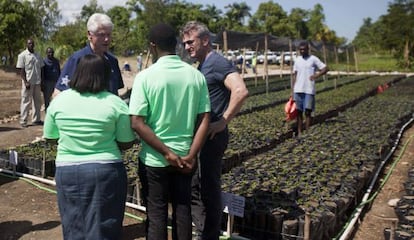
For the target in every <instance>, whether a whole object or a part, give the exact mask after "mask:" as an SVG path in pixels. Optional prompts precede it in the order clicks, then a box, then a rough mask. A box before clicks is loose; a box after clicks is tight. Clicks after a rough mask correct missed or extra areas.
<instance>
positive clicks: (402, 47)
mask: <svg viewBox="0 0 414 240" xmlns="http://www.w3.org/2000/svg"><path fill="white" fill-rule="evenodd" d="M413 24H414V1H412V0H395V1H394V2H393V3H390V4H389V7H388V13H387V14H385V15H382V16H381V17H380V18H379V20H378V21H377V22H375V23H371V20H370V19H365V20H364V24H363V25H362V26H361V28H360V29H359V31H358V34H357V36H356V37H355V40H354V41H353V44H355V45H356V46H357V47H358V48H360V49H361V50H363V51H368V52H371V53H376V52H377V51H378V50H379V49H387V50H389V51H393V53H394V54H395V56H394V57H395V59H397V61H398V65H399V66H400V67H403V68H405V70H408V69H411V68H412V64H411V63H412V61H413V60H414V51H413V50H414V49H413V48H414V42H413V41H412V39H413V38H414V32H413V31H412V26H413Z"/></svg>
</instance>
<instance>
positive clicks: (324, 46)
mask: <svg viewBox="0 0 414 240" xmlns="http://www.w3.org/2000/svg"><path fill="white" fill-rule="evenodd" d="M322 49H323V61H324V62H325V64H328V59H327V57H326V45H325V42H322ZM323 80H324V81H325V80H326V74H324V75H323Z"/></svg>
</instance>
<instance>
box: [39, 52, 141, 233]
mask: <svg viewBox="0 0 414 240" xmlns="http://www.w3.org/2000/svg"><path fill="white" fill-rule="evenodd" d="M110 69H111V68H110V67H109V65H108V62H107V60H106V59H105V58H103V57H101V56H98V55H95V54H87V55H85V56H83V57H82V58H80V61H79V63H78V66H77V68H76V71H75V74H74V78H73V79H72V81H70V83H69V84H70V89H68V90H66V91H63V92H61V93H60V94H59V95H58V96H57V97H56V98H54V99H53V101H51V103H50V105H49V107H48V109H47V111H46V117H45V123H44V129H43V137H44V138H45V139H49V140H54V141H57V142H58V147H57V156H56V174H55V179H56V187H57V198H58V206H59V213H60V217H61V221H62V230H63V237H64V239H120V238H121V233H122V222H123V217H124V210H125V201H126V194H127V175H126V170H125V167H124V164H123V161H122V157H121V151H120V150H121V149H127V148H130V147H132V145H133V142H134V141H135V139H136V137H135V134H134V132H133V130H132V128H131V124H130V118H129V115H128V106H127V104H126V103H125V102H124V101H123V100H122V99H121V98H119V97H118V96H116V95H114V94H112V93H110V92H108V91H107V90H106V89H108V84H109V80H108V79H109V76H110V73H111V70H110Z"/></svg>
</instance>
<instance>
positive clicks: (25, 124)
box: [20, 123, 28, 128]
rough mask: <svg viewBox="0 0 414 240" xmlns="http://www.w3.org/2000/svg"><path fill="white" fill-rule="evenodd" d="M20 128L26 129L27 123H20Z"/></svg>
mask: <svg viewBox="0 0 414 240" xmlns="http://www.w3.org/2000/svg"><path fill="white" fill-rule="evenodd" d="M20 126H21V127H22V128H27V127H28V125H27V123H20Z"/></svg>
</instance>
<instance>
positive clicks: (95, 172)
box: [55, 162, 127, 240]
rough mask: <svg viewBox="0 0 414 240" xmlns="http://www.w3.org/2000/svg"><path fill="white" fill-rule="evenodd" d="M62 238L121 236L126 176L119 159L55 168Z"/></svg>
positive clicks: (114, 237) (80, 239)
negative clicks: (102, 162) (116, 160)
mask: <svg viewBox="0 0 414 240" xmlns="http://www.w3.org/2000/svg"><path fill="white" fill-rule="evenodd" d="M55 179H56V187H57V198H58V206H59V212H60V217H61V221H62V231H63V238H64V239H68V240H69V239H70V240H85V239H106V240H114V239H122V238H121V233H122V221H123V219H124V212H125V200H126V193H127V176H126V171H125V167H124V165H123V163H122V162H119V163H107V164H99V163H90V164H81V165H75V166H63V167H57V168H56V176H55Z"/></svg>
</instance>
